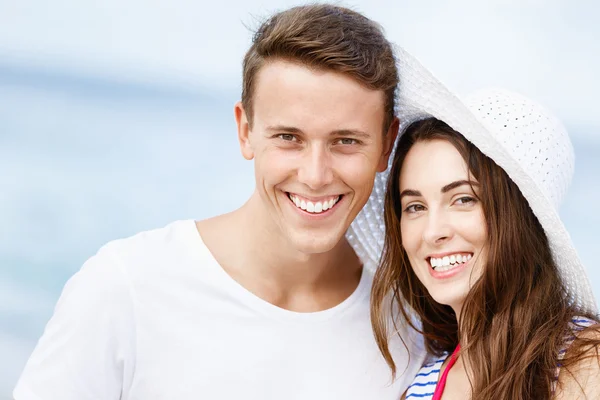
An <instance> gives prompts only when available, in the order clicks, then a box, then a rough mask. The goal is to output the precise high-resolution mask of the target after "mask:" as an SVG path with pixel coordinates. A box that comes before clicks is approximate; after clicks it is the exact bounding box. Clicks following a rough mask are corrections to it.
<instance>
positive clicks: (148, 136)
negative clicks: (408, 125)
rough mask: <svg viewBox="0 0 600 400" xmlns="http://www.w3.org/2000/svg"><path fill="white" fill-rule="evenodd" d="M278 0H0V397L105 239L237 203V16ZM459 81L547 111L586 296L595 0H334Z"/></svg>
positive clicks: (240, 27)
mask: <svg viewBox="0 0 600 400" xmlns="http://www.w3.org/2000/svg"><path fill="white" fill-rule="evenodd" d="M296 4H301V2H297V1H296V2H294V1H244V2H243V1H219V2H206V1H191V0H171V1H167V0H154V1H151V2H147V1H142V0H103V1H102V2H96V1H91V0H77V1H75V0H56V1H53V2H48V1H42V0H19V1H15V0H0V171H1V172H0V399H9V398H10V392H11V390H12V387H13V386H14V384H15V382H16V380H17V378H18V375H19V374H20V372H21V370H22V368H23V366H24V364H25V361H26V360H27V358H28V356H29V354H30V352H31V351H32V349H33V347H34V345H35V343H36V341H37V340H38V338H39V337H40V335H41V334H42V331H43V328H44V325H45V323H46V322H47V320H48V318H49V317H50V316H51V314H52V310H53V307H54V305H55V302H56V300H57V299H58V296H59V295H60V291H61V289H62V287H63V285H64V283H65V282H66V280H67V279H68V278H69V277H70V276H71V275H72V274H73V273H74V272H75V271H77V270H78V269H79V268H80V266H81V264H82V263H83V262H84V261H85V259H86V258H88V257H89V256H91V255H92V254H94V253H95V251H96V250H97V249H98V248H99V247H100V246H101V245H102V244H103V243H105V242H107V241H109V240H111V239H116V238H121V237H125V236H129V235H131V234H134V233H136V232H138V231H140V230H145V229H151V228H155V227H160V226H163V225H165V224H167V223H169V222H170V221H172V220H175V219H187V218H195V219H202V218H205V217H208V216H211V215H215V214H218V213H223V212H227V211H230V210H232V209H234V208H235V207H238V206H240V205H241V204H242V203H243V202H244V201H245V200H246V198H247V197H248V196H249V195H250V193H251V192H252V190H253V187H254V175H253V169H252V168H253V167H252V163H251V162H247V161H244V160H243V158H242V157H241V155H240V152H239V148H238V145H237V140H236V130H235V123H234V120H233V104H234V103H235V102H236V101H237V100H238V99H239V97H240V87H241V61H242V58H243V55H244V52H245V51H246V49H247V48H248V46H249V45H250V40H251V36H252V32H251V29H252V28H253V27H256V26H257V25H258V23H259V22H260V21H261V20H262V18H263V17H265V16H267V15H269V14H270V13H271V12H273V11H275V10H280V9H283V8H287V7H289V6H292V5H296ZM337 4H340V5H345V6H349V7H352V8H354V9H355V10H357V11H360V12H363V13H365V14H366V15H367V16H369V17H371V18H373V19H374V20H376V21H378V22H379V23H380V24H381V25H382V26H383V27H384V29H385V31H386V33H387V35H388V37H389V38H390V39H391V40H392V41H394V42H396V43H398V44H400V45H402V46H404V47H405V48H406V49H408V50H409V51H410V52H412V53H413V54H415V55H416V56H417V57H418V58H419V59H421V61H422V62H423V63H424V64H425V65H426V66H428V67H429V68H430V69H431V70H432V71H433V72H434V73H435V74H436V75H437V76H438V77H439V78H441V79H442V80H443V81H444V82H446V83H447V84H448V85H449V86H450V87H451V88H453V89H454V90H455V91H456V92H458V93H459V94H466V93H467V92H469V91H470V90H473V89H476V88H480V87H485V86H503V87H506V88H510V89H513V90H516V91H519V92H522V93H523V94H526V95H529V96H531V97H533V98H535V99H537V100H539V101H540V102H542V103H543V104H545V105H546V106H547V107H549V108H550V109H552V110H553V111H554V112H555V113H556V114H557V115H558V116H559V117H560V118H561V119H562V120H563V121H564V123H565V125H566V126H567V128H568V129H569V131H570V133H571V137H572V140H573V144H574V147H575V154H576V166H575V176H574V180H573V184H572V187H571V190H570V192H569V194H568V196H567V198H566V201H565V202H564V204H563V206H562V209H561V213H562V217H563V220H564V221H565V224H566V225H567V227H568V228H569V230H570V232H571V236H572V238H573V241H574V243H575V246H576V247H577V249H578V251H579V253H580V255H581V258H582V259H583V261H584V263H585V264H586V266H587V270H588V272H589V276H590V278H591V280H592V285H593V288H594V292H595V294H596V298H597V299H598V298H600V269H598V268H597V267H596V265H595V260H596V256H597V255H596V254H595V250H594V249H595V248H596V246H598V239H599V238H600V235H599V234H598V227H599V226H600V213H599V211H598V209H597V207H598V205H599V204H600V185H599V184H598V182H599V181H600V178H599V177H598V174H599V173H600V132H599V130H600V113H599V112H598V111H597V104H598V100H597V97H598V94H599V93H600V79H599V78H598V76H597V73H598V71H600V27H599V25H598V24H597V21H596V15H598V11H600V6H598V5H597V3H594V2H592V1H591V0H589V1H588V0H578V1H574V2H573V1H570V2H567V1H566V0H544V1H542V0H539V1H528V0H514V1H509V0H506V1H496V0H490V1H485V2H481V1H475V0H459V1H453V2H446V1H417V0H404V1H398V0H396V1H377V0H375V1H366V0H365V1H346V2H338V3H337Z"/></svg>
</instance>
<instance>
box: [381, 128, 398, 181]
mask: <svg viewBox="0 0 600 400" xmlns="http://www.w3.org/2000/svg"><path fill="white" fill-rule="evenodd" d="M399 128H400V120H399V119H398V118H396V117H394V120H393V121H392V123H391V124H390V127H389V129H388V131H387V132H386V133H385V136H384V137H383V152H382V153H381V160H380V161H379V165H378V166H377V172H383V171H385V170H386V169H387V167H388V160H389V159H390V155H391V154H392V151H393V150H394V144H395V143H396V138H397V137H398V129H399Z"/></svg>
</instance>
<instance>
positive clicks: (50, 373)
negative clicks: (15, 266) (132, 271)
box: [13, 248, 135, 400]
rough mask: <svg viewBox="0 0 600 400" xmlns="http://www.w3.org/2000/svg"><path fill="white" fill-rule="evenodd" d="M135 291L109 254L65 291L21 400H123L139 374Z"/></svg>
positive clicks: (18, 393) (93, 261)
mask: <svg viewBox="0 0 600 400" xmlns="http://www.w3.org/2000/svg"><path fill="white" fill-rule="evenodd" d="M134 321H135V319H134V314H133V297H132V288H131V286H130V283H129V281H128V279H127V275H126V274H125V271H124V269H123V268H122V265H120V264H119V263H118V259H117V258H116V257H115V256H114V255H113V254H112V253H111V252H110V251H109V250H107V249H105V248H104V249H101V250H100V251H99V252H98V254H96V255H95V256H93V257H92V258H90V259H89V260H88V261H87V262H86V263H85V264H84V265H83V267H82V268H81V270H80V271H79V272H77V273H76V274H75V275H74V276H73V277H72V278H71V279H69V281H68V282H67V284H66V285H65V287H64V289H63V292H62V294H61V296H60V298H59V300H58V303H57V305H56V308H55V310H54V314H53V316H52V318H51V319H50V321H49V322H48V324H47V325H46V328H45V330H44V333H43V335H42V337H41V339H40V340H39V342H38V343H37V346H36V347H35V349H34V351H33V353H32V355H31V357H30V358H29V360H28V362H27V364H26V366H25V369H24V371H23V373H22V375H21V377H20V379H19V381H18V382H17V386H16V388H15V390H14V392H13V396H14V399H15V400H59V399H60V400H87V399H94V400H117V399H121V398H126V397H121V394H122V393H123V392H125V391H126V390H127V386H128V385H129V384H130V382H131V377H132V374H133V364H134V354H135V323H134Z"/></svg>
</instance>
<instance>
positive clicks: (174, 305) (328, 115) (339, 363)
mask: <svg viewBox="0 0 600 400" xmlns="http://www.w3.org/2000/svg"><path fill="white" fill-rule="evenodd" d="M397 83H398V73H397V70H396V66H395V60H394V56H393V53H392V49H391V46H390V44H389V42H388V41H387V40H386V39H385V38H384V37H383V34H382V32H381V30H380V28H379V27H378V26H377V25H376V24H374V23H373V22H372V21H370V20H368V19H367V18H365V17H364V16H362V15H360V14H358V13H355V12H353V11H350V10H347V9H344V8H340V7H334V6H329V5H312V6H304V7H297V8H293V9H290V10H287V11H284V12H281V13H278V14H276V15H274V16H272V17H271V18H270V19H269V20H268V21H266V22H265V23H264V24H263V25H262V26H261V27H260V28H259V30H258V32H257V33H256V35H255V38H254V42H253V44H252V46H251V48H250V49H249V51H248V53H247V54H246V57H245V59H244V76H243V92H242V101H241V102H240V103H238V104H236V105H235V119H236V122H237V127H238V138H239V143H240V148H241V152H242V154H243V156H244V157H245V158H246V159H248V160H254V167H255V176H256V190H255V192H254V193H253V195H252V196H251V198H250V199H249V200H248V201H247V203H246V204H244V205H243V206H242V207H241V208H240V209H238V210H235V211H233V212H231V213H229V214H226V215H220V216H217V217H215V218H212V219H208V220H205V221H199V222H194V221H178V222H174V223H172V224H170V225H168V226H167V227H165V228H162V229H158V230H154V231H150V232H144V233H140V234H138V235H136V236H133V237H131V238H128V239H124V240H118V241H114V242H111V243H109V244H107V245H106V246H104V247H103V248H102V249H101V250H100V251H99V252H98V253H97V254H96V255H95V256H93V257H92V258H91V259H89V260H88V261H87V262H86V263H85V265H84V266H83V268H82V269H81V271H80V272H78V273H77V274H76V275H75V276H74V277H73V278H72V279H71V280H70V281H69V282H68V283H67V285H66V286H65V289H64V291H63V294H62V295H61V298H60V300H59V302H58V305H57V307H56V310H55V314H54V316H53V317H52V319H51V321H50V322H49V324H48V326H47V327H46V331H45V332H44V335H43V337H42V338H41V340H40V342H39V344H38V346H37V348H36V349H35V351H34V353H33V355H32V356H31V358H30V360H29V362H28V364H27V366H26V368H25V371H24V373H23V375H22V376H21V379H20V381H19V383H18V384H17V387H16V389H15V391H14V396H15V399H16V400H33V399H36V400H37V399H42V400H50V399H61V400H71V399H72V400H75V399H76V400H85V399H102V400H104V399H106V400H109V399H110V400H113V399H127V400H142V399H143V400H149V399H177V400H185V399H238V398H244V399H257V400H258V399H366V398H369V399H398V398H399V397H400V395H401V393H402V392H403V391H404V389H405V388H406V386H407V385H408V383H409V382H410V381H411V380H412V378H413V376H414V374H415V373H416V370H418V368H419V367H420V365H421V361H422V355H421V354H420V353H419V351H418V350H419V348H418V345H417V344H416V343H417V342H418V340H413V338H412V337H410V335H409V334H408V333H406V334H404V336H403V339H404V342H405V343H406V344H407V346H406V347H405V346H403V345H402V343H400V342H394V343H393V344H392V345H391V348H392V349H393V353H394V359H395V361H396V364H397V365H398V366H399V371H400V372H401V374H399V376H397V377H396V379H392V377H391V374H390V370H389V369H388V367H387V364H386V362H385V361H384V359H383V357H382V356H381V354H380V353H379V351H378V348H377V345H376V342H375V340H374V337H373V334H372V331H371V325H370V320H369V291H370V285H371V280H372V273H371V272H369V269H368V268H364V267H363V265H362V263H361V261H360V260H359V258H358V257H357V255H356V254H355V252H354V251H353V249H352V247H351V246H350V245H349V243H348V241H347V240H346V239H345V233H346V231H347V229H348V227H349V226H350V224H351V222H352V221H353V219H354V217H355V216H356V215H357V214H358V212H359V211H360V210H361V208H362V207H363V206H364V204H365V203H366V201H367V199H368V198H369V195H370V193H371V190H372V187H373V182H374V178H375V174H376V172H377V171H383V170H385V168H386V166H387V160H388V156H389V154H390V151H391V148H392V144H393V142H394V139H395V137H396V135H397V132H398V120H397V119H396V118H395V117H394V105H395V104H394V103H395V100H394V92H395V87H396V85H397ZM401 333H402V330H401ZM408 351H411V352H413V351H414V353H413V354H411V355H410V356H411V357H410V361H409V354H408ZM402 372H404V373H403V374H402Z"/></svg>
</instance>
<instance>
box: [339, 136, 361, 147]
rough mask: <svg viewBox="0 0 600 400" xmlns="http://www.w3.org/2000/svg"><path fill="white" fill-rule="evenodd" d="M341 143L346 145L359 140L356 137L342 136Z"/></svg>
mask: <svg viewBox="0 0 600 400" xmlns="http://www.w3.org/2000/svg"><path fill="white" fill-rule="evenodd" d="M340 143H341V144H344V145H351V144H356V143H358V141H357V140H356V139H350V138H342V139H340Z"/></svg>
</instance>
